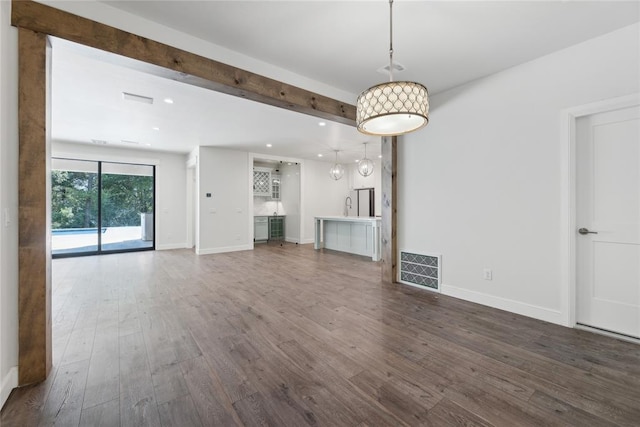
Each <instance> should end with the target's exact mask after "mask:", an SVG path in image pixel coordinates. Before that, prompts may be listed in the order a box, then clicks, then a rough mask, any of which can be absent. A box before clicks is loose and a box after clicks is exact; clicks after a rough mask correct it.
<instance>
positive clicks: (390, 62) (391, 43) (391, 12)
mask: <svg viewBox="0 0 640 427" xmlns="http://www.w3.org/2000/svg"><path fill="white" fill-rule="evenodd" d="M389 81H390V82H392V81H393V0H389Z"/></svg>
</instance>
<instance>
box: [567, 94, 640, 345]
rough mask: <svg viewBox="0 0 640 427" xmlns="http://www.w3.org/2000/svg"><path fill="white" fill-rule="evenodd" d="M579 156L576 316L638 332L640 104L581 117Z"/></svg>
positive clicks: (603, 326) (614, 328)
mask: <svg viewBox="0 0 640 427" xmlns="http://www.w3.org/2000/svg"><path fill="white" fill-rule="evenodd" d="M576 156H577V157H576V161H577V170H576V173H577V185H578V187H577V200H576V202H577V217H576V220H577V223H576V224H577V229H578V230H576V239H577V240H576V254H577V272H576V278H577V289H576V290H577V305H576V320H577V322H578V323H580V324H583V325H588V326H592V327H595V328H599V329H604V330H607V331H611V332H615V333H619V334H624V335H629V336H632V337H640V107H639V106H635V107H631V108H625V109H621V110H615V111H609V112H604V113H598V114H593V115H590V116H585V117H582V118H579V119H578V120H577V121H576ZM596 233H597V234H596Z"/></svg>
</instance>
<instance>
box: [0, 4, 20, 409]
mask: <svg viewBox="0 0 640 427" xmlns="http://www.w3.org/2000/svg"><path fill="white" fill-rule="evenodd" d="M10 9H11V3H10V2H7V1H0V407H1V406H2V405H3V404H4V402H5V401H6V399H7V397H8V396H9V393H10V392H11V389H12V388H14V387H16V386H17V384H18V371H17V366H18V113H17V111H18V54H17V46H18V32H17V30H16V29H15V28H13V27H11V25H10ZM7 221H8V223H7Z"/></svg>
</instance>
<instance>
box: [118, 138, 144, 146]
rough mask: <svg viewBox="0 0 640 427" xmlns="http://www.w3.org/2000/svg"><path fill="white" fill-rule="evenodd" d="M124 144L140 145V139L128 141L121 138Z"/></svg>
mask: <svg viewBox="0 0 640 427" xmlns="http://www.w3.org/2000/svg"><path fill="white" fill-rule="evenodd" d="M121 142H122V143H123V144H131V145H140V143H139V142H138V141H128V140H126V139H123V140H121Z"/></svg>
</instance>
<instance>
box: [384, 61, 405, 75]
mask: <svg viewBox="0 0 640 427" xmlns="http://www.w3.org/2000/svg"><path fill="white" fill-rule="evenodd" d="M404 70H406V68H405V66H404V65H402V64H400V63H398V62H394V63H393V74H396V73H401V72H403V71H404ZM377 71H378V72H379V73H380V74H385V75H389V64H387V65H385V66H384V67H380V68H378V70H377Z"/></svg>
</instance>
